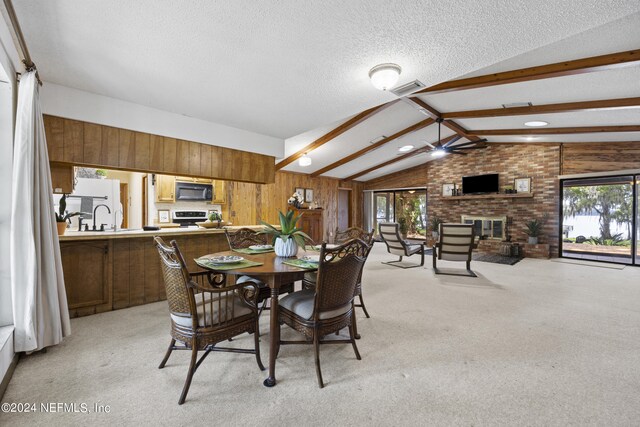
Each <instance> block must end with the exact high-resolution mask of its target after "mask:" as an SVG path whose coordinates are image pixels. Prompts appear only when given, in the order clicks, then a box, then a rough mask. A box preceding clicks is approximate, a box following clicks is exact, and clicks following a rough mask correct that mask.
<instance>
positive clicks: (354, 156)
mask: <svg viewBox="0 0 640 427" xmlns="http://www.w3.org/2000/svg"><path fill="white" fill-rule="evenodd" d="M433 123H435V120H434V119H431V118H429V119H425V120H422V121H420V122H418V123H416V124H413V125H411V126H409V127H408V128H405V129H402V130H401V131H399V132H396V133H394V134H393V135H391V136H388V137H386V138H385V139H383V140H381V141H378V142H376V143H375V144H370V145H368V146H366V147H364V148H363V149H361V150H358V151H356V152H355V153H353V154H350V155H348V156H347V157H343V158H342V159H340V160H338V161H336V162H333V163H331V164H330V165H328V166H325V167H323V168H322V169H319V170H317V171H315V172H313V173H312V174H311V176H312V177H316V176H318V175H322V174H323V173H325V172H327V171H330V170H332V169H335V168H337V167H339V166H342V165H344V164H345V163H349V162H350V161H352V160H354V159H357V158H358V157H360V156H362V155H364V154H366V153H368V152H369V151H372V150H375V149H376V148H379V147H381V146H383V145H384V144H387V143H389V142H391V141H393V140H395V139H398V138H400V137H401V136H404V135H407V134H409V133H412V132H415V131H417V130H420V129H423V128H426V127H427V126H429V125H432V124H433Z"/></svg>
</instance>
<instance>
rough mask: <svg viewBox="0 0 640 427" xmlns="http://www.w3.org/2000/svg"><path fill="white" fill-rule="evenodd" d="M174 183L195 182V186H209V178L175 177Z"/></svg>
mask: <svg viewBox="0 0 640 427" xmlns="http://www.w3.org/2000/svg"><path fill="white" fill-rule="evenodd" d="M176 181H180V182H195V183H197V184H211V179H210V178H195V177H191V176H176Z"/></svg>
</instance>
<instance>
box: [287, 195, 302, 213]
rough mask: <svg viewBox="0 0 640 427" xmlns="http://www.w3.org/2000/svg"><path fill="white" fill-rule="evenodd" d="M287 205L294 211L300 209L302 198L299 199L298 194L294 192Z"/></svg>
mask: <svg viewBox="0 0 640 427" xmlns="http://www.w3.org/2000/svg"><path fill="white" fill-rule="evenodd" d="M287 203H288V204H289V205H291V206H293V207H294V208H296V209H300V208H301V207H302V197H300V194H299V193H298V192H297V191H296V192H295V193H293V195H292V196H291V197H289V200H287Z"/></svg>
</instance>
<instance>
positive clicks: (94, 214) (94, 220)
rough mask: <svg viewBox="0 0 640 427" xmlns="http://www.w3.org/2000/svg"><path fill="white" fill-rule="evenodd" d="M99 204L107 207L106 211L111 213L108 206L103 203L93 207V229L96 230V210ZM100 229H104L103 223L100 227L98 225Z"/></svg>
mask: <svg viewBox="0 0 640 427" xmlns="http://www.w3.org/2000/svg"><path fill="white" fill-rule="evenodd" d="M100 206H104V207H105V208H107V211H108V212H109V213H111V209H109V206H107V205H104V204H100V205H98V206H96V207H95V208H93V231H96V211H97V210H98V208H99V207H100ZM100 231H104V225H103V226H102V227H100Z"/></svg>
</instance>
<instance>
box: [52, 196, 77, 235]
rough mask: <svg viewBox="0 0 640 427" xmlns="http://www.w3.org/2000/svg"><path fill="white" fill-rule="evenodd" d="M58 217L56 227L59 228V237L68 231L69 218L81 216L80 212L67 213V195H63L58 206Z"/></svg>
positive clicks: (56, 213)
mask: <svg viewBox="0 0 640 427" xmlns="http://www.w3.org/2000/svg"><path fill="white" fill-rule="evenodd" d="M55 215H56V226H57V227H58V236H62V235H63V234H64V232H65V231H66V230H67V221H68V220H69V218H71V217H74V216H77V215H80V212H72V213H69V212H67V195H66V194H63V195H62V197H61V198H60V203H59V204H58V212H55Z"/></svg>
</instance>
